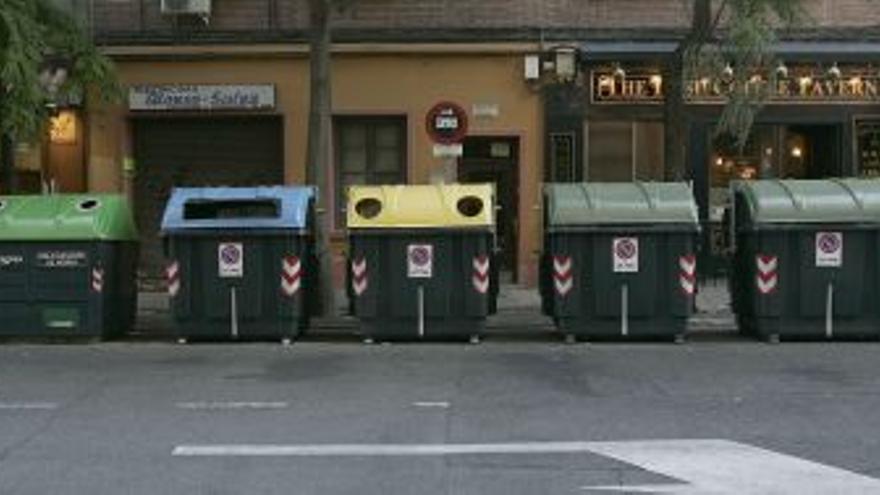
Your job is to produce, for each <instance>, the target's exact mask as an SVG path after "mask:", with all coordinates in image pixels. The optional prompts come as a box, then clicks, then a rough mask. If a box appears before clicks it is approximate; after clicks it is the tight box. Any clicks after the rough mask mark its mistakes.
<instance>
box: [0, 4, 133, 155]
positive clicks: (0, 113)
mask: <svg viewBox="0 0 880 495" xmlns="http://www.w3.org/2000/svg"><path fill="white" fill-rule="evenodd" d="M48 60H54V61H63V62H64V64H65V65H66V66H67V70H68V77H67V79H66V81H65V82H64V83H63V84H62V85H61V86H60V87H59V88H57V93H56V96H57V97H58V98H61V99H63V98H66V97H69V96H71V95H84V94H86V91H87V89H88V90H94V91H95V94H97V95H100V97H101V98H105V99H108V100H113V99H116V98H118V97H119V95H120V90H119V86H118V83H117V81H116V77H115V71H114V68H113V65H112V63H111V62H110V60H109V59H108V58H106V57H104V56H103V55H101V54H100V53H99V52H98V50H97V49H96V48H95V46H94V45H93V44H92V42H91V40H90V39H89V37H88V36H87V35H86V33H84V32H83V30H82V29H81V28H80V26H79V25H78V24H77V22H76V20H74V19H73V18H72V17H71V16H70V15H69V14H68V13H66V12H64V11H62V10H60V9H59V8H57V7H56V6H55V5H54V4H53V3H52V2H51V1H50V0H2V1H0V131H2V132H3V133H9V134H11V135H12V136H14V137H15V138H17V139H32V138H35V137H37V136H38V135H39V134H40V132H42V130H43V129H44V127H45V123H46V118H47V117H48V115H49V112H50V109H49V108H48V107H47V104H48V103H49V102H51V100H52V96H53V95H52V94H50V92H49V91H48V90H47V88H45V87H44V85H43V84H42V83H41V81H40V73H41V71H42V69H43V68H44V67H45V64H46V63H47V61H48Z"/></svg>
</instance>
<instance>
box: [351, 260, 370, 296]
mask: <svg viewBox="0 0 880 495" xmlns="http://www.w3.org/2000/svg"><path fill="white" fill-rule="evenodd" d="M369 284H370V281H369V278H368V277H367V259H366V258H360V259H355V260H352V261H351V288H352V289H354V293H355V295H356V296H361V295H363V293H364V292H366V291H367V287H369Z"/></svg>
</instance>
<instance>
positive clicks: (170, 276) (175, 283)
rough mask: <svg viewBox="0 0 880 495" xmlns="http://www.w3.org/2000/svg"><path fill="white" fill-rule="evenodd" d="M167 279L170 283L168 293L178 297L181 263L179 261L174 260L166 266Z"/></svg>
mask: <svg viewBox="0 0 880 495" xmlns="http://www.w3.org/2000/svg"><path fill="white" fill-rule="evenodd" d="M165 281H166V282H167V283H168V295H169V296H171V297H177V294H178V293H180V264H179V263H178V262H176V261H172V262H171V264H169V265H168V266H167V267H166V268H165Z"/></svg>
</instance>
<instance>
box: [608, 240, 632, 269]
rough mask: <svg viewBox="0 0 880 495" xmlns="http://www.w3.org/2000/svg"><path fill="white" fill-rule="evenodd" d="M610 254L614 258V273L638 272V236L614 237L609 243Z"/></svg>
mask: <svg viewBox="0 0 880 495" xmlns="http://www.w3.org/2000/svg"><path fill="white" fill-rule="evenodd" d="M611 256H612V258H613V260H614V273H638V271H639V239H638V237H615V238H614V240H613V242H612V243H611Z"/></svg>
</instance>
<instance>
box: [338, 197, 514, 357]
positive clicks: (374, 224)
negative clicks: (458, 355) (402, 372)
mask: <svg viewBox="0 0 880 495" xmlns="http://www.w3.org/2000/svg"><path fill="white" fill-rule="evenodd" d="M347 214H348V240H349V253H348V258H349V260H348V265H349V267H348V284H347V285H348V293H349V297H350V301H351V306H352V311H353V313H354V315H355V316H357V318H358V319H359V320H360V323H361V331H362V332H363V334H364V336H365V337H366V338H367V339H383V340H392V339H404V340H418V339H425V340H428V339H431V340H445V339H462V338H464V339H467V338H469V337H470V338H472V339H474V340H476V339H479V337H480V335H481V334H482V333H483V330H484V326H485V321H486V318H487V316H488V315H489V314H491V313H492V312H493V310H494V307H495V299H496V297H497V292H498V284H497V274H496V273H495V262H494V251H493V250H494V248H495V228H494V227H495V212H494V202H493V186H491V185H477V184H468V185H463V184H457V185H445V186H375V187H368V186H365V187H353V188H351V189H350V190H349V202H348V212H347Z"/></svg>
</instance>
